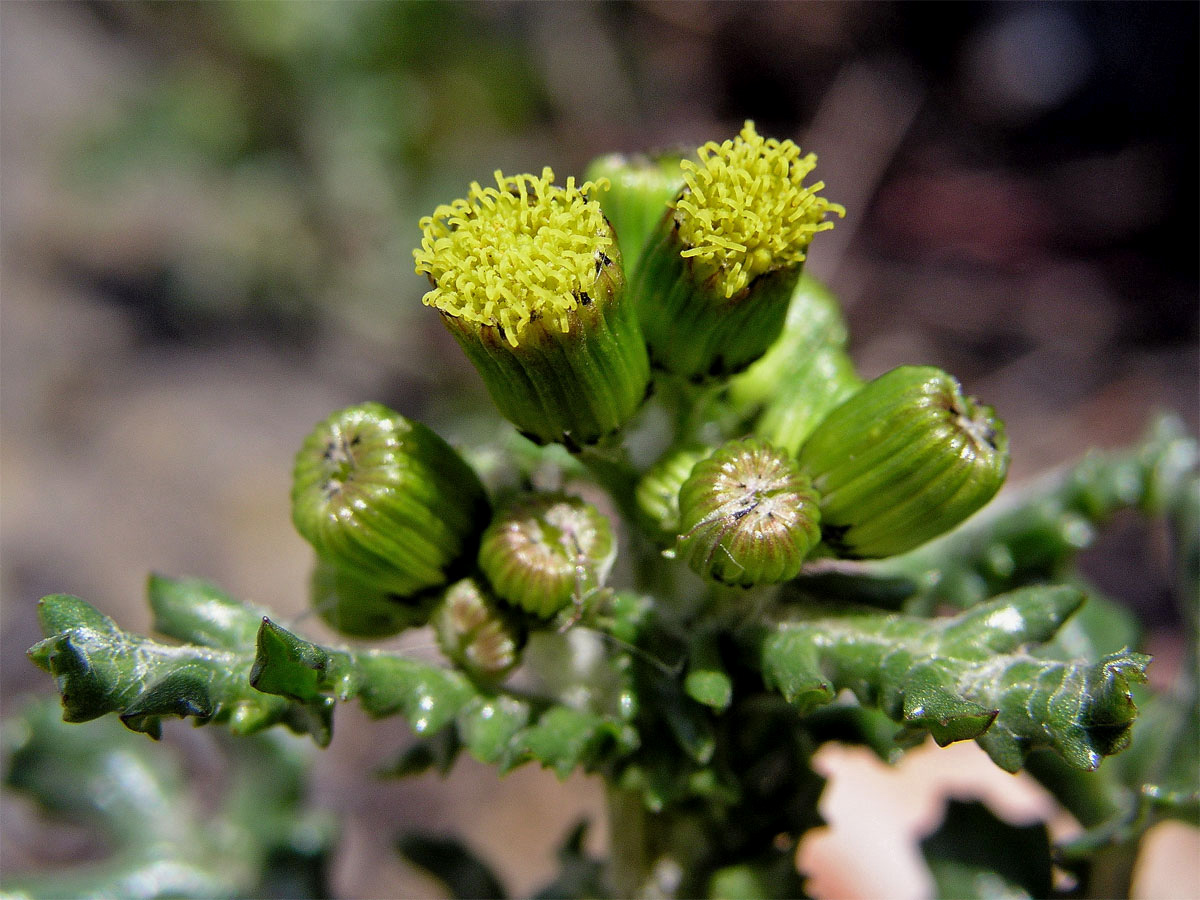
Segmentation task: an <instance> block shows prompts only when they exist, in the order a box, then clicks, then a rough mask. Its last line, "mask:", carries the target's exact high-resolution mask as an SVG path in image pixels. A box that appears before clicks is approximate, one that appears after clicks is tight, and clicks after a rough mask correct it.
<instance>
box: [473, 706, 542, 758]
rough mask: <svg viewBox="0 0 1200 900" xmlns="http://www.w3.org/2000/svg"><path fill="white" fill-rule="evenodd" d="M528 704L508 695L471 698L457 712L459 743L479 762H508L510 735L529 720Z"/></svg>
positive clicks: (510, 750)
mask: <svg viewBox="0 0 1200 900" xmlns="http://www.w3.org/2000/svg"><path fill="white" fill-rule="evenodd" d="M529 717H530V709H529V704H528V703H526V702H525V701H523V700H517V699H514V698H512V697H505V696H497V697H475V698H473V699H472V700H471V702H470V703H468V704H467V705H466V706H465V707H464V708H463V709H462V711H461V712H460V713H459V714H458V733H459V735H460V739H461V740H462V742H463V745H464V746H465V747H466V748H467V750H469V751H470V753H471V755H472V756H474V757H475V758H476V759H478V760H480V761H481V762H485V763H488V764H489V765H491V764H497V763H498V764H500V766H501V767H502V768H503V767H506V766H508V765H511V763H512V761H513V760H512V755H513V752H514V750H515V747H514V745H513V738H514V737H515V736H516V734H517V732H519V731H520V730H521V729H522V728H524V727H525V726H526V725H527V724H528V723H529Z"/></svg>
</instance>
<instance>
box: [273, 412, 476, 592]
mask: <svg viewBox="0 0 1200 900" xmlns="http://www.w3.org/2000/svg"><path fill="white" fill-rule="evenodd" d="M488 511H489V504H488V500H487V496H486V494H485V493H484V490H483V485H481V484H480V483H479V478H478V477H476V475H475V473H474V472H473V471H472V470H471V467H470V466H468V465H467V464H466V463H465V462H464V461H463V460H462V458H461V457H460V456H459V455H458V454H457V453H456V452H455V451H454V449H453V448H452V447H451V446H450V445H449V444H447V443H446V442H445V441H443V440H442V439H441V438H440V437H438V436H437V435H436V434H434V433H433V432H432V431H430V430H429V429H428V428H426V427H425V426H424V425H422V424H420V423H419V422H413V421H411V420H409V419H406V418H404V416H402V415H400V414H399V413H397V412H394V411H392V410H390V409H388V408H387V407H386V406H383V405H382V404H379V403H363V404H360V405H358V406H351V407H348V408H347V409H344V410H341V411H340V412H337V413H334V414H333V415H332V416H330V417H329V418H328V419H326V420H325V421H324V422H322V423H321V424H320V425H318V426H317V427H316V429H314V430H313V432H312V433H311V434H309V436H308V437H307V438H306V439H305V441H304V444H303V446H302V447H301V448H300V452H299V453H298V454H297V455H296V465H295V469H294V471H293V475H292V521H293V522H295V525H296V530H297V531H299V532H300V534H301V535H302V536H303V537H304V539H305V540H307V541H308V542H309V543H310V544H312V545H313V547H314V548H315V549H316V551H317V555H318V556H319V557H321V558H322V559H324V560H325V561H326V562H328V563H329V564H331V565H333V566H336V567H338V568H339V569H343V570H345V571H347V572H349V573H352V574H353V576H354V577H355V578H357V579H358V580H360V581H363V582H366V583H367V584H369V585H371V586H374V587H376V588H378V589H380V590H383V591H386V592H388V593H392V594H399V595H400V596H402V597H408V596H411V595H413V594H416V593H418V592H419V591H422V590H425V589H427V588H431V587H436V586H437V585H440V584H444V583H445V582H446V581H448V580H449V579H450V577H451V574H452V572H453V570H454V569H455V568H456V567H457V566H458V565H459V564H461V563H462V562H464V560H468V559H469V555H470V553H471V552H473V551H474V548H475V539H476V536H477V535H478V533H479V530H480V524H481V522H482V521H484V520H486V518H487V515H488Z"/></svg>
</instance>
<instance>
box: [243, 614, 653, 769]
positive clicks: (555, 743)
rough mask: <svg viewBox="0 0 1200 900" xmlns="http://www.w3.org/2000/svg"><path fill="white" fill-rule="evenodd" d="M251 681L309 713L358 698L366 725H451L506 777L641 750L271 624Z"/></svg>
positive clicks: (468, 685)
mask: <svg viewBox="0 0 1200 900" xmlns="http://www.w3.org/2000/svg"><path fill="white" fill-rule="evenodd" d="M251 677H252V680H253V683H254V685H255V686H256V687H257V688H258V689H259V690H264V691H269V692H272V693H279V694H281V695H283V696H286V697H289V698H292V699H294V700H297V701H302V702H304V703H305V704H308V705H310V706H316V705H318V704H319V703H326V704H328V705H329V706H330V707H332V705H333V703H334V702H335V701H337V700H341V701H346V700H351V699H354V698H357V699H358V700H359V702H360V703H361V704H362V707H363V709H364V710H365V711H366V712H367V714H368V715H370V716H373V717H376V718H379V717H383V716H390V715H395V714H397V713H399V714H401V715H403V716H404V717H405V718H406V719H407V720H408V722H409V724H410V725H411V726H412V728H413V730H414V731H416V732H417V733H418V734H437V733H439V732H440V731H441V730H442V729H443V728H445V727H446V726H447V725H449V724H450V723H452V722H453V723H454V726H455V728H456V729H457V732H458V740H459V741H460V742H461V744H462V746H463V747H465V748H466V749H467V750H468V751H469V752H470V753H471V755H472V756H474V757H475V758H476V759H479V760H480V761H481V762H485V763H488V764H496V765H499V766H500V767H501V769H505V770H507V769H511V768H514V767H515V766H518V765H520V764H522V763H524V762H527V761H529V760H537V761H538V762H540V763H541V764H542V765H543V766H547V767H549V768H552V769H554V770H555V772H557V773H558V775H559V776H560V777H564V778H565V777H566V776H567V775H568V774H569V773H570V772H571V771H572V770H573V769H574V768H576V767H577V766H580V765H582V766H585V767H590V766H592V765H594V764H596V763H597V762H599V760H600V758H601V756H602V753H603V752H604V751H606V750H610V749H614V750H616V751H617V752H625V751H627V750H629V749H632V748H633V747H635V746H636V745H637V735H636V733H635V732H634V731H633V729H632V728H631V727H630V726H629V725H627V724H626V723H624V722H622V721H620V720H619V719H616V718H613V717H611V716H604V715H599V714H596V713H591V712H587V711H584V710H577V709H573V708H571V707H567V706H561V705H558V704H554V703H550V702H549V701H547V702H545V703H538V704H534V703H531V702H530V701H528V700H525V699H521V698H517V697H513V696H511V695H507V694H504V693H503V692H496V693H493V692H488V691H485V690H483V689H481V688H480V687H478V686H477V685H476V684H475V683H474V682H472V681H471V680H470V679H469V678H467V677H466V676H464V675H462V674H461V673H459V672H452V671H449V670H447V669H442V668H439V667H438V666H433V665H429V664H428V663H422V662H417V661H416V660H412V659H408V658H406V657H404V656H400V655H399V654H395V653H387V652H385V651H382V650H345V649H331V648H325V647H320V646H318V645H316V644H313V643H310V642H308V641H305V640H303V639H302V638H300V637H297V636H296V635H294V634H292V633H291V632H289V631H287V630H286V629H284V628H282V627H280V626H279V625H276V624H275V623H274V622H271V621H270V620H269V619H267V620H264V621H263V624H262V627H261V629H260V631H259V639H258V657H257V658H256V660H255V663H254V672H253V675H252V676H251Z"/></svg>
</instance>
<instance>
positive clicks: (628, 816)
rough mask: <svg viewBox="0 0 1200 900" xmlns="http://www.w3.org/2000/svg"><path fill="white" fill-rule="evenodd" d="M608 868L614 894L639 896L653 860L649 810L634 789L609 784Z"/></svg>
mask: <svg viewBox="0 0 1200 900" xmlns="http://www.w3.org/2000/svg"><path fill="white" fill-rule="evenodd" d="M606 800H607V802H608V834H609V849H608V867H609V868H608V871H609V881H610V883H611V885H612V888H613V896H614V897H642V896H645V893H646V888H647V887H648V885H649V882H650V876H651V864H652V862H653V860H652V858H651V854H650V847H649V832H650V823H649V816H650V813H649V811H648V810H647V809H646V807H645V806H644V805H643V803H642V801H641V798H640V797H639V796H638V794H637V793H636V792H634V791H626V790H622V789H621V788H618V787H617V786H615V785H613V784H611V783H610V784H609V785H608V790H607V797H606Z"/></svg>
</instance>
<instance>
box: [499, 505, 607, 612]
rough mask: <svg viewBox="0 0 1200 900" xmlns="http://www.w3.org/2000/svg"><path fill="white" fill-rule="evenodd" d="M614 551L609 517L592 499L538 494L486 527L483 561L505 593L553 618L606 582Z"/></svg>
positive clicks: (524, 606)
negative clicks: (585, 593) (590, 500)
mask: <svg viewBox="0 0 1200 900" xmlns="http://www.w3.org/2000/svg"><path fill="white" fill-rule="evenodd" d="M616 552H617V545H616V542H615V541H614V540H613V534H612V528H611V526H610V525H609V524H608V519H606V518H605V517H604V515H603V514H602V513H601V512H600V510H598V509H596V507H594V506H592V504H590V503H588V502H586V501H584V500H580V499H579V498H578V497H568V496H566V495H564V494H534V495H528V496H525V497H522V498H520V499H518V500H517V501H515V502H514V503H512V504H510V505H509V506H507V507H505V508H504V509H503V510H501V511H500V512H499V513H497V515H496V518H495V519H493V520H492V524H491V525H489V526H488V528H487V530H486V531H485V532H484V533H483V539H482V541H481V542H480V546H479V567H480V568H481V569H482V570H483V573H484V574H485V575H487V577H488V581H489V582H490V583H491V585H492V588H493V589H494V590H495V591H496V593H497V594H498V595H499V596H500V597H501V598H503V599H504V600H507V601H508V602H509V603H512V604H514V605H516V606H519V607H521V608H522V609H524V610H526V611H527V612H530V613H532V614H533V615H535V616H540V617H542V618H549V617H550V616H552V615H554V614H555V613H556V612H558V611H559V610H560V609H562V608H563V607H565V606H566V605H567V604H568V603H570V602H571V600H572V598H573V597H574V598H576V599H581V598H582V596H583V593H584V592H586V591H588V590H590V589H592V588H596V587H600V586H602V585H603V584H604V582H605V580H606V579H607V578H608V572H609V569H610V568H612V564H613V560H614V559H615V557H616Z"/></svg>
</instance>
